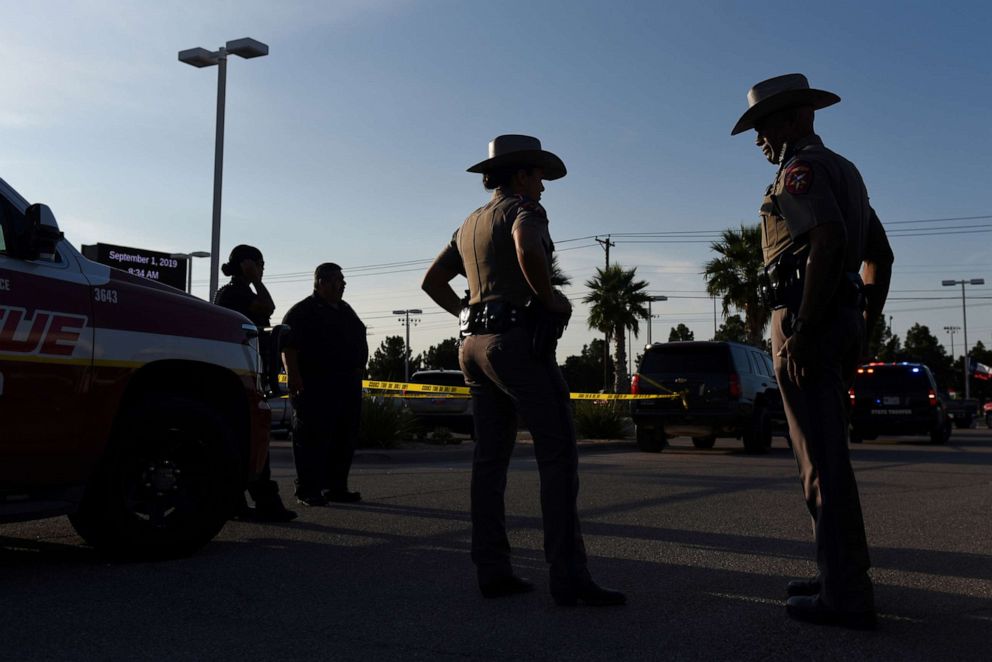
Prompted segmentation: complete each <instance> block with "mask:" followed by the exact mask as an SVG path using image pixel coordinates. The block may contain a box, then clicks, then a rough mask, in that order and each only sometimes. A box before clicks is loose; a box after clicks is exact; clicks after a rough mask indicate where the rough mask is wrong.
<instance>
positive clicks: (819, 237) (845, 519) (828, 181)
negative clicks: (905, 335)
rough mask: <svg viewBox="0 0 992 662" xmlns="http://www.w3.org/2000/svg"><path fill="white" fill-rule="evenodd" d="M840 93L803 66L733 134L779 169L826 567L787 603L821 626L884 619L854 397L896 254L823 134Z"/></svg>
mask: <svg viewBox="0 0 992 662" xmlns="http://www.w3.org/2000/svg"><path fill="white" fill-rule="evenodd" d="M838 101H840V97H838V96H837V95H836V94H833V93H831V92H825V91H823V90H815V89H810V87H809V83H808V81H807V80H806V77H805V76H803V75H802V74H788V75H785V76H778V77H776V78H771V79H769V80H766V81H763V82H761V83H758V84H757V85H755V86H754V87H752V88H751V90H750V91H749V92H748V105H749V108H748V110H747V111H746V112H745V113H744V114H743V115H742V116H741V118H740V120H739V121H738V122H737V125H736V126H735V127H734V128H733V130H732V132H731V134H732V135H736V134H738V133H741V132H743V131H746V130H747V129H752V128H753V129H754V130H755V131H756V132H757V139H756V143H757V145H758V147H759V148H761V150H762V152H763V153H764V155H765V157H766V158H767V159H768V160H769V161H770V162H771V163H773V164H777V165H778V166H779V167H778V171H777V173H776V176H775V180H774V182H773V183H772V185H771V186H769V187H768V189H767V191H766V192H765V197H764V201H763V202H762V205H761V241H762V252H763V257H764V264H765V270H766V272H767V273H768V275H769V276H770V279H771V286H770V288H769V294H770V299H771V300H770V303H771V305H772V306H773V308H774V312H773V314H772V353H773V355H774V359H775V374H776V377H777V378H778V382H779V387H780V388H781V391H782V399H783V402H784V404H785V413H786V418H787V419H788V422H789V434H790V435H791V437H792V448H793V452H794V453H795V456H796V461H797V463H798V465H799V473H800V477H801V479H802V485H803V493H804V496H805V499H806V506H807V508H808V509H809V512H810V515H812V517H813V523H814V534H815V538H816V562H817V567H818V569H819V573H818V575H817V577H816V578H815V579H813V580H803V581H794V582H791V583H790V584H789V586H788V594H789V596H790V597H789V599H788V603H787V611H788V614H789V615H790V616H792V617H793V618H796V619H799V620H804V621H809V622H814V623H825V624H836V625H844V626H847V627H855V628H873V627H874V626H875V621H876V617H875V606H874V597H873V588H872V583H871V579H870V578H869V576H868V568H869V567H870V561H869V558H868V544H867V541H866V539H865V527H864V520H863V518H862V514H861V503H860V500H859V498H858V487H857V483H856V482H855V479H854V472H853V470H852V468H851V460H850V456H849V453H848V402H847V400H848V388H849V386H850V383H851V381H852V379H853V377H854V370H855V368H856V366H857V363H858V360H859V359H860V358H861V356H862V352H863V347H864V342H865V338H866V322H867V326H868V328H869V329H870V328H871V326H872V325H873V324H875V323H876V321H877V320H878V318H879V316H880V314H881V311H882V307H883V306H884V304H885V298H886V296H887V294H888V289H889V280H890V277H891V273H892V262H893V256H892V250H891V248H890V247H889V242H888V239H887V238H886V235H885V230H884V229H883V228H882V224H881V223H880V222H879V220H878V216H876V215H875V211H874V210H873V209H872V208H871V206H870V205H869V203H868V193H867V190H866V189H865V185H864V182H863V181H862V179H861V175H860V173H859V172H858V169H857V168H856V167H855V166H854V164H852V163H851V162H850V161H848V160H847V159H845V158H843V157H842V156H840V155H838V154H836V153H834V152H832V151H830V150H829V149H827V148H826V147H824V145H823V141H822V140H820V138H819V136H817V135H816V134H815V133H814V132H813V114H814V111H815V110H819V109H821V108H825V107H827V106H830V105H833V104H835V103H837V102H838ZM859 272H860V274H859Z"/></svg>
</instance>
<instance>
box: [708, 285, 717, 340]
mask: <svg viewBox="0 0 992 662" xmlns="http://www.w3.org/2000/svg"><path fill="white" fill-rule="evenodd" d="M710 298H711V299H713V338H714V339H716V334H717V331H718V329H717V326H716V297H715V296H712V297H710Z"/></svg>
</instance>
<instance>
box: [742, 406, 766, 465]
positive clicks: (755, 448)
mask: <svg viewBox="0 0 992 662" xmlns="http://www.w3.org/2000/svg"><path fill="white" fill-rule="evenodd" d="M741 437H742V440H743V441H744V450H745V451H746V452H748V453H751V454H754V455H758V454H761V453H767V452H768V449H769V448H771V446H772V420H771V416H769V414H768V409H767V408H765V407H764V406H763V405H756V406H755V408H754V413H753V414H752V415H751V420H750V422H749V424H748V427H747V428H746V429H745V430H744V434H743V435H741Z"/></svg>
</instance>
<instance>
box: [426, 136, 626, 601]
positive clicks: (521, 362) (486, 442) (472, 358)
mask: <svg viewBox="0 0 992 662" xmlns="http://www.w3.org/2000/svg"><path fill="white" fill-rule="evenodd" d="M468 171H469V172H475V173H482V175H483V185H484V186H485V188H486V189H488V190H491V191H493V197H492V199H491V200H490V201H489V202H488V203H486V204H485V205H484V206H482V207H480V208H479V209H477V210H476V211H474V212H473V213H472V214H471V215H469V217H468V218H467V219H466V220H465V222H464V223H463V224H462V226H461V227H460V228H459V229H458V230H457V231H456V232H455V234H454V237H453V238H452V240H451V242H450V243H449V244H448V245H447V246H446V247H445V248H444V250H442V251H441V253H440V254H439V255H438V257H437V258H436V259H435V260H434V263H433V264H432V265H431V266H430V267H429V268H428V270H427V273H426V274H425V275H424V280H423V284H422V287H423V289H424V291H425V292H426V293H427V294H428V295H429V296H430V297H431V298H432V299H433V300H434V301H435V302H437V304H438V305H440V306H441V307H442V308H444V309H445V310H446V311H448V312H449V313H451V314H452V315H455V316H460V322H461V324H460V326H461V334H462V338H463V340H462V343H461V347H460V349H459V356H458V358H459V363H460V365H461V369H462V372H463V373H464V374H465V380H466V382H467V383H468V385H469V387H470V389H471V392H472V406H473V411H474V415H475V438H476V445H475V455H474V459H473V463H472V486H471V500H472V561H473V562H474V563H475V565H476V570H477V574H478V581H479V588H480V590H481V592H482V595H483V596H485V597H487V598H497V597H502V596H508V595H514V594H519V593H528V592H530V591H532V590H534V585H533V584H532V583H531V582H529V581H528V580H526V579H523V578H521V577H518V576H517V575H515V574H514V573H513V567H512V565H511V560H510V543H509V540H508V538H507V535H506V522H505V506H504V492H505V490H506V474H507V469H508V467H509V463H510V456H511V454H512V453H513V446H514V443H515V441H516V435H517V415H518V413H519V415H520V416H521V417H522V418H523V421H524V424H525V425H526V426H527V427H528V428H529V429H530V431H531V435H532V436H533V439H534V453H535V455H536V456H537V463H538V469H539V471H540V476H541V511H542V514H543V519H544V553H545V557H546V559H547V561H548V563H549V564H550V566H551V580H550V586H551V594H552V597H553V598H554V600H555V602H556V603H557V604H559V605H562V606H572V605H575V604H577V603H578V602H583V603H585V604H588V605H597V606H606V605H621V604H624V602H625V601H626V598H625V596H624V594H623V593H620V592H619V591H612V590H609V589H605V588H601V587H600V586H598V585H596V583H595V582H593V580H592V577H591V576H590V574H589V571H588V569H587V568H586V550H585V544H584V543H583V540H582V533H581V532H580V530H579V518H578V512H577V505H576V499H577V496H578V491H579V476H578V450H577V448H576V443H575V430H574V428H573V424H572V411H571V408H570V407H569V392H568V385H567V384H566V383H565V380H564V379H563V378H562V375H561V371H560V370H559V369H558V365H557V363H556V362H555V355H554V346H555V342H556V339H557V337H558V336H559V335H560V329H561V328H564V322H565V321H567V319H568V317H569V316H570V315H571V312H572V307H571V304H570V303H569V302H568V300H567V299H566V298H565V296H564V295H563V294H562V293H561V292H558V291H556V290H554V289H553V288H552V286H551V279H550V264H551V254H552V252H553V250H554V245H553V244H552V242H551V237H550V235H549V234H548V217H547V214H546V213H545V211H544V208H543V207H542V206H541V205H540V199H541V192H542V191H544V184H543V183H542V180H545V179H547V180H554V179H559V178H561V177H564V176H565V173H566V170H565V164H564V163H562V161H561V159H560V158H558V157H557V156H555V155H554V154H552V153H551V152H547V151H544V150H542V149H541V143H540V141H539V140H538V139H537V138H532V137H530V136H521V135H502V136H499V137H497V138H496V139H494V140H493V141H492V142H490V143H489V158H488V159H486V160H484V161H482V162H480V163H477V164H476V165H474V166H472V167H470V168H469V169H468ZM459 274H462V275H464V276H466V277H467V279H468V284H469V300H468V306H467V307H465V308H464V309H463V305H462V301H461V300H460V299H459V297H458V295H457V294H456V293H455V291H454V290H453V289H452V288H451V284H450V283H451V280H452V279H454V277H455V276H456V275H459ZM528 303H530V308H528ZM552 318H557V320H558V323H559V324H560V328H559V329H558V331H557V332H555V331H550V332H549V329H548V327H549V324H551V325H553V324H554V321H553V319H552ZM535 323H536V324H537V329H536V331H535V328H534V325H535Z"/></svg>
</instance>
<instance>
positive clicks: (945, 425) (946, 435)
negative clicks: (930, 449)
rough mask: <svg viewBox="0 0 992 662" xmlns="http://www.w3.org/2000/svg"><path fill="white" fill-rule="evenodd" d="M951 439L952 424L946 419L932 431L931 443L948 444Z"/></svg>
mask: <svg viewBox="0 0 992 662" xmlns="http://www.w3.org/2000/svg"><path fill="white" fill-rule="evenodd" d="M950 438H951V422H950V421H949V420H947V419H944V420H943V421H942V422H941V423H940V425H938V426H937V427H935V428H934V429H933V430H931V431H930V443H931V444H937V445H941V444H946V443H947V442H948V440H949V439H950Z"/></svg>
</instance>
